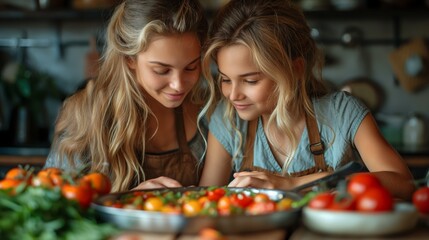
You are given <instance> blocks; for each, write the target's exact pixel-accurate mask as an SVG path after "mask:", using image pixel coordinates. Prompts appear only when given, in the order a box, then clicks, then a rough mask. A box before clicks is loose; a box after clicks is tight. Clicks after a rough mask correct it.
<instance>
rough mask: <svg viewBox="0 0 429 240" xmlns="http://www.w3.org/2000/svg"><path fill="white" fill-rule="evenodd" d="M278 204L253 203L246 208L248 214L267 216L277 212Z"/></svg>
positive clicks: (271, 202)
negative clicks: (266, 214)
mask: <svg viewBox="0 0 429 240" xmlns="http://www.w3.org/2000/svg"><path fill="white" fill-rule="evenodd" d="M276 207H277V206H276V203H275V202H273V201H268V202H253V203H252V204H250V205H249V206H248V207H247V208H246V213H248V214H250V215H257V214H265V213H271V212H274V211H276Z"/></svg>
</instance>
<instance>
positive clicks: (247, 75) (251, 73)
mask: <svg viewBox="0 0 429 240" xmlns="http://www.w3.org/2000/svg"><path fill="white" fill-rule="evenodd" d="M217 71H218V72H219V73H220V74H221V75H224V76H227V75H226V74H225V73H223V72H221V71H220V70H219V68H218V69H217ZM259 74H261V72H250V73H243V74H240V75H238V76H239V77H249V76H254V75H259Z"/></svg>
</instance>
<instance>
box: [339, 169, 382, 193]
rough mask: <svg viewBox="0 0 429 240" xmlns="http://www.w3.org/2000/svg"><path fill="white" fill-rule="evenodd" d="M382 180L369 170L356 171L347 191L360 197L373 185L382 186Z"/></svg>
mask: <svg viewBox="0 0 429 240" xmlns="http://www.w3.org/2000/svg"><path fill="white" fill-rule="evenodd" d="M381 186H382V185H381V182H380V180H378V178H377V177H376V176H374V175H373V174H371V173H368V172H362V173H356V174H354V175H352V176H351V178H350V180H349V182H348V184H347V192H348V193H349V194H350V195H352V196H353V197H358V196H360V195H361V194H362V193H364V192H365V191H367V190H368V189H370V188H373V187H381Z"/></svg>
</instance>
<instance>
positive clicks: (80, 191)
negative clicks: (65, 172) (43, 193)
mask: <svg viewBox="0 0 429 240" xmlns="http://www.w3.org/2000/svg"><path fill="white" fill-rule="evenodd" d="M61 193H62V194H63V196H64V197H65V198H67V199H70V200H75V201H77V202H78V203H79V205H80V206H81V207H82V208H88V207H89V205H90V204H91V201H92V199H93V195H94V191H93V189H92V188H91V186H90V185H89V184H88V182H86V181H78V182H77V183H66V184H63V185H62V186H61Z"/></svg>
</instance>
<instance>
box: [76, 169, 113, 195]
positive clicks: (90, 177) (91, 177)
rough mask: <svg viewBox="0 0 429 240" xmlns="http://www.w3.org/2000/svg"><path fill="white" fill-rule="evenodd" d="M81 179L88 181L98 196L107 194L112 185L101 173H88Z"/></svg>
mask: <svg viewBox="0 0 429 240" xmlns="http://www.w3.org/2000/svg"><path fill="white" fill-rule="evenodd" d="M82 179H83V180H85V181H88V182H89V183H90V184H91V187H92V188H93V189H94V190H95V192H96V193H97V194H98V195H104V194H108V193H110V190H111V189H112V184H111V182H110V179H109V177H107V176H106V175H104V174H102V173H99V172H93V173H88V174H86V175H84V176H83V177H82Z"/></svg>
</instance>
